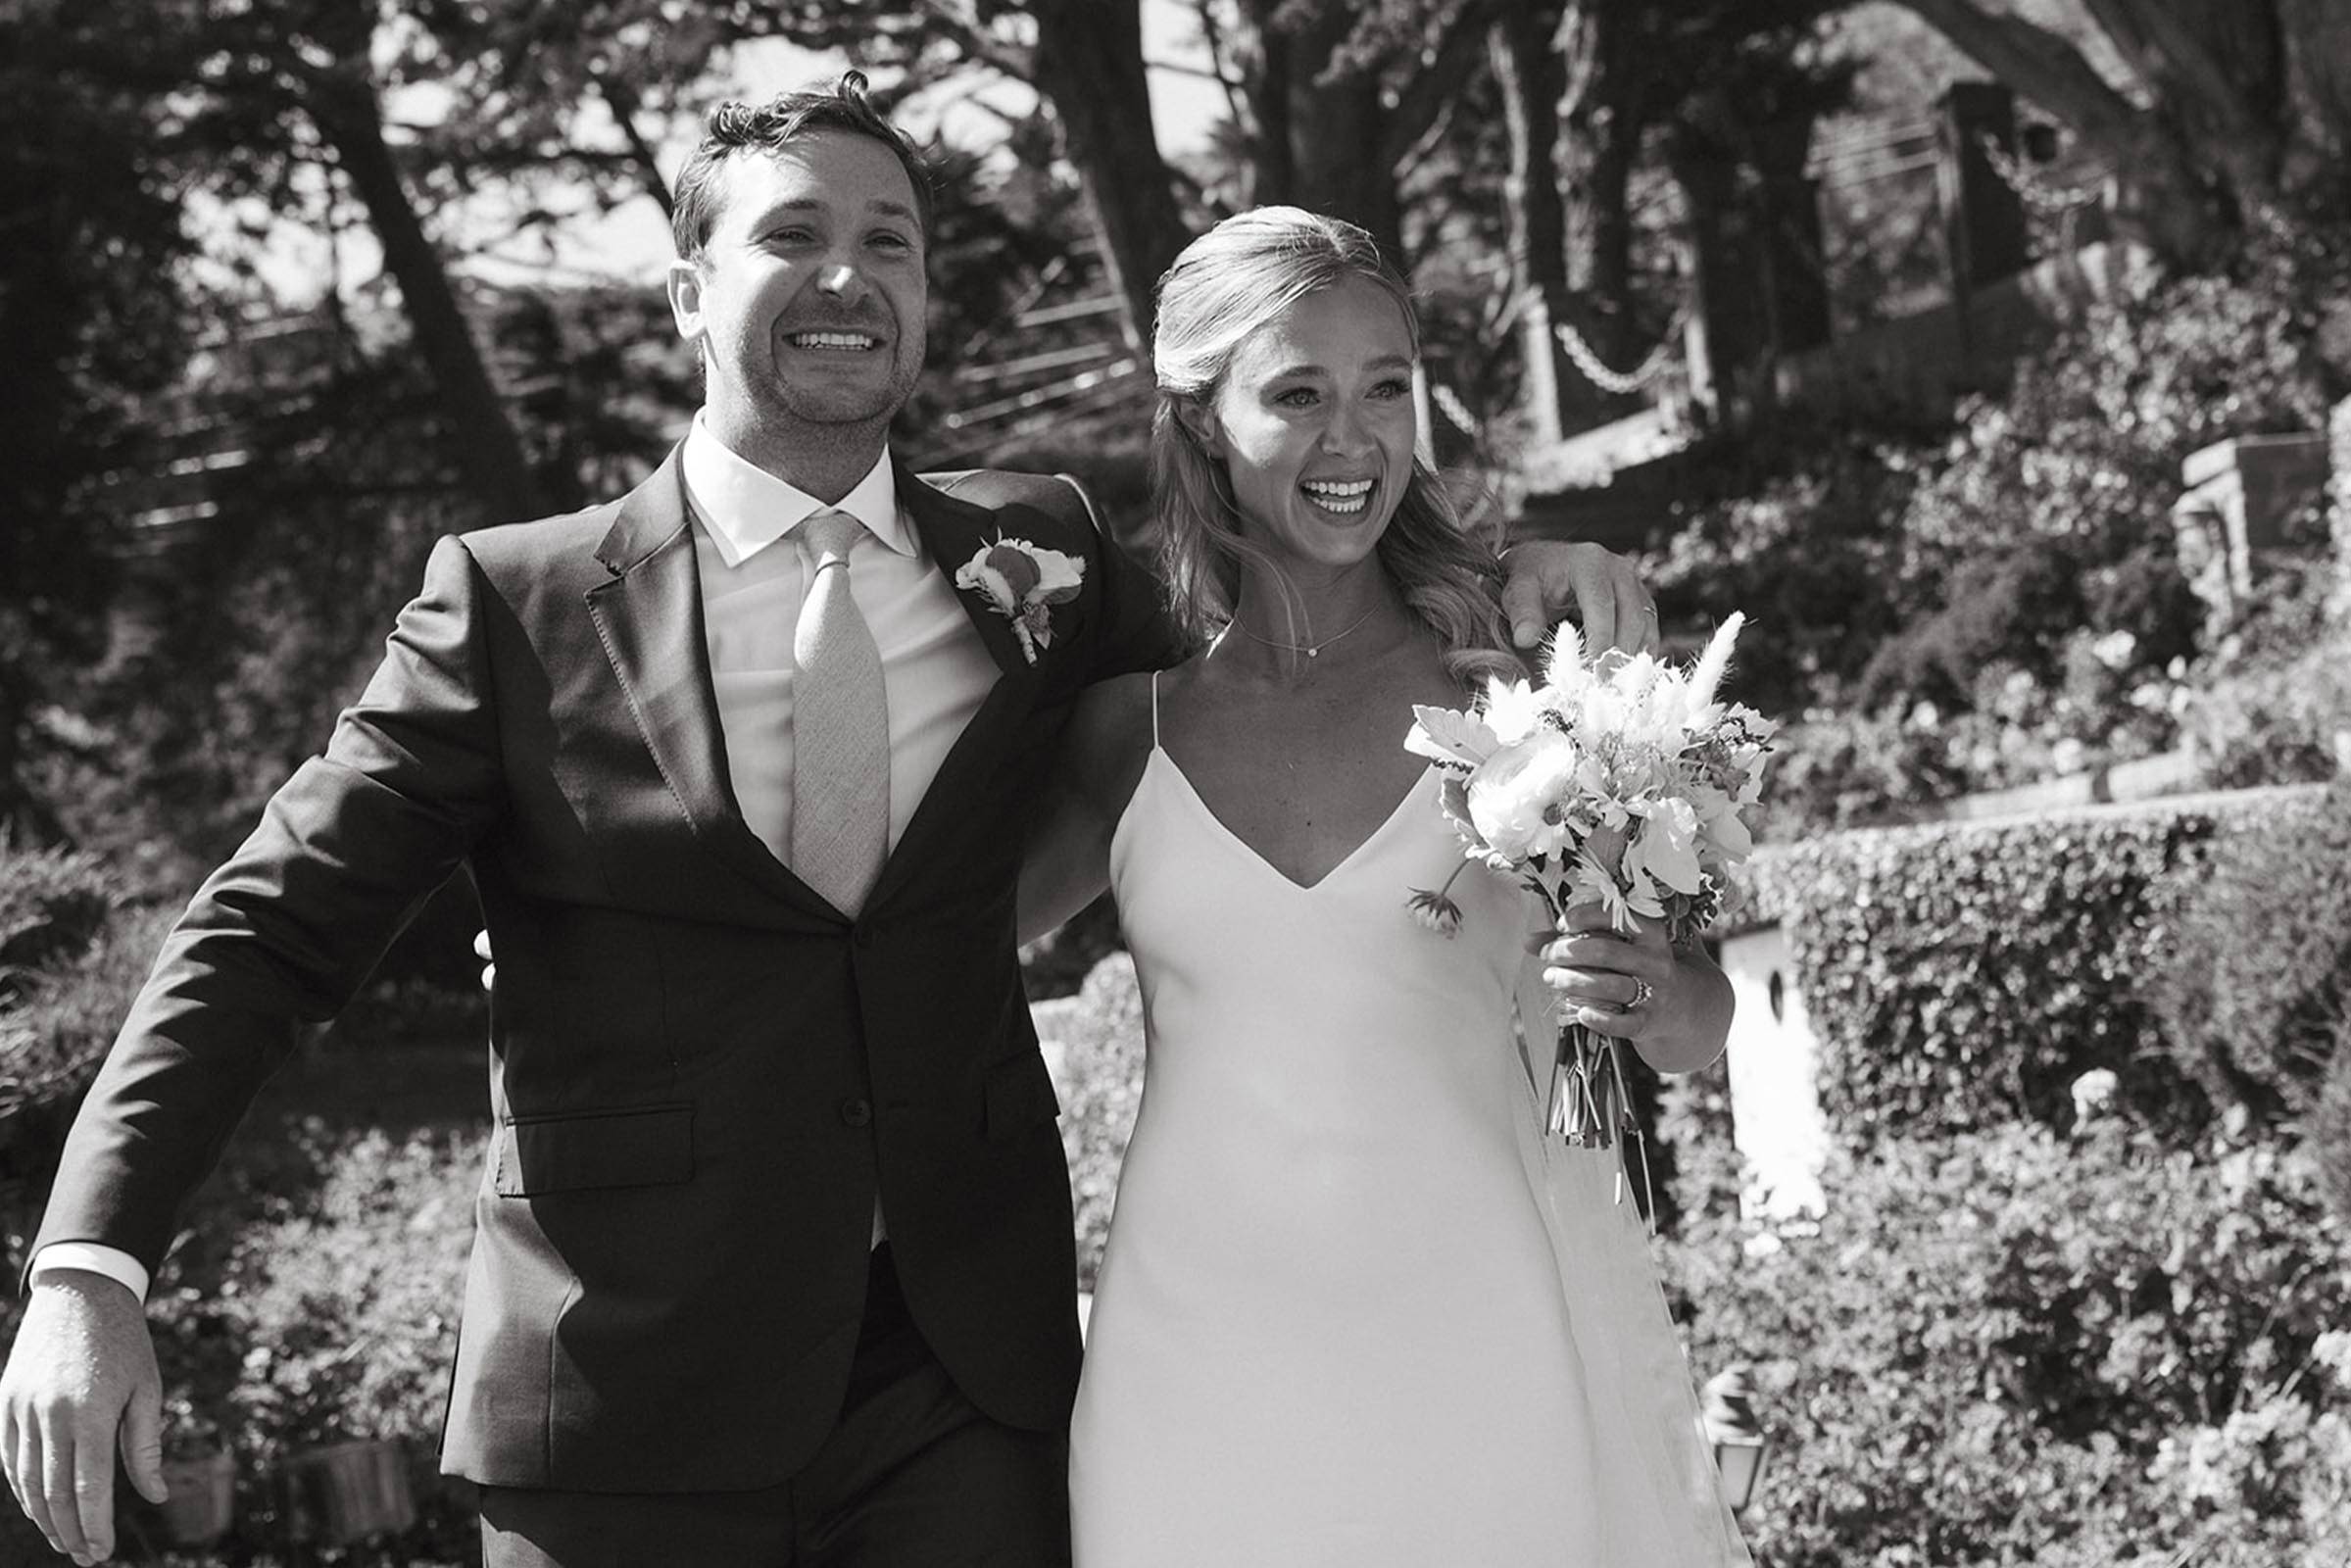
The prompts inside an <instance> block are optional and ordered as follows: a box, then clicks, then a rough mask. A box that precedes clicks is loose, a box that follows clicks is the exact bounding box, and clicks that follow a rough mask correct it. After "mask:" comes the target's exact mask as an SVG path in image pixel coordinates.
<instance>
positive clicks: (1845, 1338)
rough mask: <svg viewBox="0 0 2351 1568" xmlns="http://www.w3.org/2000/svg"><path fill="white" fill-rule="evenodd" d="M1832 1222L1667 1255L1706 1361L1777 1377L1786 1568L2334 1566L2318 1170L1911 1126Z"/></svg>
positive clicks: (1711, 1236) (1863, 1176)
mask: <svg viewBox="0 0 2351 1568" xmlns="http://www.w3.org/2000/svg"><path fill="white" fill-rule="evenodd" d="M1825 1180H1826V1182H1827V1185H1828V1188H1829V1191H1830V1192H1831V1194H1832V1195H1833V1202H1832V1204H1831V1206H1830V1210H1829V1212H1828V1213H1827V1214H1826V1215H1825V1216H1823V1217H1822V1218H1821V1220H1820V1221H1819V1224H1818V1228H1817V1230H1816V1231H1813V1232H1811V1233H1809V1234H1786V1235H1783V1234H1775V1233H1769V1232H1763V1231H1759V1230H1758V1229H1756V1228H1755V1227H1752V1226H1742V1225H1740V1224H1739V1222H1738V1221H1737V1220H1735V1219H1731V1218H1728V1217H1725V1216H1724V1215H1723V1214H1722V1211H1721V1210H1719V1209H1717V1210H1715V1211H1713V1212H1712V1213H1711V1214H1700V1213H1698V1211H1699V1210H1700V1209H1701V1208H1702V1207H1703V1205H1702V1204H1701V1203H1698V1202H1695V1201H1692V1202H1691V1203H1690V1209H1691V1211H1692V1214H1693V1218H1692V1219H1691V1220H1690V1222H1689V1223H1688V1224H1687V1225H1686V1227H1685V1230H1684V1233H1683V1236H1682V1238H1681V1239H1680V1240H1678V1241H1674V1242H1668V1243H1666V1244H1664V1245H1663V1246H1662V1249H1661V1250H1662V1255H1663V1260H1664V1266H1665V1270H1666V1274H1667V1278H1668V1282H1669V1294H1671V1295H1672V1296H1674V1297H1675V1298H1677V1299H1679V1300H1680V1302H1681V1303H1682V1304H1683V1306H1684V1308H1685V1311H1686V1316H1687V1336H1688V1339H1689V1341H1690V1351H1691V1361H1692V1364H1693V1365H1695V1366H1698V1367H1701V1368H1711V1367H1718V1366H1722V1365H1724V1364H1726V1363H1728V1362H1730V1361H1733V1360H1740V1359H1744V1360H1751V1361H1754V1362H1756V1363H1757V1378H1756V1383H1757V1388H1758V1395H1759V1397H1758V1398H1757V1400H1756V1408H1757V1413H1758V1415H1759V1418H1760V1420H1761V1423H1762V1425H1763V1426H1764V1428H1765V1430H1766V1431H1767V1432H1768V1433H1769V1434H1770V1436H1771V1439H1772V1442H1773V1452H1772V1454H1771V1455H1770V1456H1769V1457H1768V1458H1767V1461H1766V1465H1765V1469H1764V1474H1763V1478H1762V1483H1761V1486H1760V1488H1759V1491H1758V1494H1757V1500H1756V1503H1755V1505H1754V1506H1753V1507H1752V1508H1751V1509H1750V1510H1749V1512H1748V1514H1747V1516H1746V1520H1745V1523H1746V1525H1747V1529H1748V1533H1749V1539H1750V1541H1751V1542H1752V1544H1754V1546H1755V1547H1756V1549H1757V1553H1758V1560H1764V1561H1769V1562H1770V1563H1771V1564H1772V1565H1773V1568H1939V1565H1944V1564H1971V1565H1974V1564H1982V1565H1989V1564H1993V1563H2001V1564H2008V1563H2015V1564H2025V1563H2031V1564H2033V1565H2035V1568H2175V1565H2177V1564H2180V1563H2183V1562H2189V1561H2193V1562H2194V1563H2196V1564H2197V1565H2199V1568H2321V1565H2325V1568H2339V1565H2340V1564H2341V1563H2343V1562H2345V1561H2351V1334H2347V1333H2345V1332H2343V1329H2344V1326H2345V1325H2346V1324H2351V1280H2347V1279H2346V1275H2345V1270H2344V1257H2345V1253H2344V1243H2345V1236H2344V1232H2343V1229H2342V1227H2341V1224H2340V1222H2338V1221H2336V1220H2333V1219H2331V1218H2329V1216H2328V1215H2327V1213H2326V1211H2325V1210H2324V1208H2323V1207H2322V1205H2321V1204H2320V1203H2319V1202H2318V1201H2317V1195H2316V1192H2315V1190H2314V1182H2315V1177H2314V1173H2313V1169H2312V1164H2311V1160H2310V1158H2309V1156H2308V1154H2307V1153H2304V1152H2289V1151H2281V1150H2278V1149H2275V1148H2270V1147H2260V1148H2241V1147H2240V1148H2207V1149H2205V1150H2203V1151H2200V1152H2193V1153H2191V1152H2179V1151H2173V1150H2167V1149H2165V1148H2163V1147H2161V1146H2160V1145H2159V1144H2158V1143H2157V1142H2156V1141H2155V1140H2153V1139H2152V1138H2150V1137H2148V1136H2147V1135H2146V1134H2145V1133H2143V1132H2141V1131H2133V1130H2131V1129H2129V1128H2128V1127H2127V1126H2126V1125H2125V1123H2124V1122H2123V1121H2122V1120H2121V1119H2120V1118H2115V1117H2108V1118H2104V1119H2102V1120H2099V1121H2095V1122H2092V1123H2091V1124H2089V1125H2088V1126H2087V1127H2085V1128H2083V1129H2082V1130H2081V1131H2080V1132H2079V1133H2078V1134H2077V1135H2076V1136H2074V1137H2073V1138H2071V1139H2068V1138H2063V1137H2060V1136H2058V1135H2056V1134H2053V1133H2051V1132H2049V1131H2048V1130H2046V1129H2043V1128H2037V1127H2030V1126H2009V1127H2004V1128H2000V1129H1997V1130H1995V1131H1991V1132H1985V1133H1972V1134H1962V1135H1957V1136H1949V1137H1946V1136H1943V1135H1940V1134H1937V1135H1935V1136H1934V1137H1930V1138H1915V1139H1914V1138H1891V1139H1887V1140H1886V1141H1885V1142H1884V1143H1882V1144H1881V1145H1880V1146H1879V1147H1878V1148H1877V1149H1876V1150H1874V1151H1873V1152H1870V1153H1868V1154H1866V1155H1864V1156H1861V1157H1860V1158H1859V1159H1857V1160H1855V1161H1853V1162H1851V1163H1849V1164H1846V1165H1844V1166H1841V1167H1839V1168H1837V1169H1834V1170H1832V1171H1831V1172H1829V1173H1828V1174H1827V1176H1826V1178H1825Z"/></svg>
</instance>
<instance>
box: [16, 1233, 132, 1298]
mask: <svg viewBox="0 0 2351 1568" xmlns="http://www.w3.org/2000/svg"><path fill="white" fill-rule="evenodd" d="M61 1268H78V1269H86V1270H88V1271H89V1272H90V1273H92V1274H103V1275H105V1276H106V1277H107V1278H108V1279H110V1280H113V1281H114V1282H115V1283H117V1284H118V1285H122V1286H126V1287H128V1288H129V1291H130V1294H131V1295H133V1296H135V1297H137V1298H138V1299H139V1300H140V1301H141V1302H144V1301H145V1300H146V1299H147V1287H148V1285H149V1283H151V1282H150V1281H149V1280H148V1278H147V1270H146V1269H145V1268H143V1267H141V1266H140V1263H139V1260H138V1259H137V1258H135V1257H133V1256H131V1255H130V1254H129V1253H128V1252H125V1251H123V1250H121V1249H120V1248H114V1247H101V1246H99V1245H98V1244H97V1243H96V1242H51V1243H50V1244H49V1245H48V1246H47V1247H44V1248H42V1249H41V1250H40V1251H38V1252H37V1253H35V1254H34V1255H33V1259H32V1280H33V1283H34V1284H36V1285H37V1284H39V1283H40V1278H41V1276H42V1275H44V1274H46V1273H49V1272H50V1271H51V1270H53V1269H61Z"/></svg>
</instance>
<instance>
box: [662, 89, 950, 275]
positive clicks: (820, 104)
mask: <svg viewBox="0 0 2351 1568" xmlns="http://www.w3.org/2000/svg"><path fill="white" fill-rule="evenodd" d="M818 130H846V131H850V132H853V133H854V134H856V135H859V136H870V137H872V138H873V139H874V140H875V141H878V142H880V143H881V144H882V145H883V146H885V147H887V148H889V149H890V151H891V152H892V154H894V155H895V156H896V157H897V159H898V161H899V163H900V164H901V165H902V166H904V167H905V169H906V183H907V184H909V185H911V186H913V187H914V215H915V217H916V218H917V219H919V220H920V221H921V223H922V237H923V239H924V240H925V241H928V240H929V238H930V236H931V207H932V196H931V172H930V166H929V165H928V164H927V163H926V162H925V161H924V160H923V156H922V153H921V151H920V149H918V148H917V147H915V145H914V143H913V142H912V141H911V140H909V139H908V138H907V136H906V132H905V131H903V130H900V129H899V128H898V127H897V126H896V125H893V124H892V123H890V122H889V120H888V118H887V117H885V116H884V115H883V114H882V112H881V111H880V110H878V109H876V108H874V107H873V105H872V104H871V103H870V102H868V101H867V99H866V97H865V73H863V72H861V71H844V72H843V73H841V79H840V80H839V81H837V82H835V83H833V85H832V86H831V88H830V89H827V90H821V91H819V90H815V89H804V90H802V91H799V92H783V93H777V94H776V95H775V96H774V97H773V98H770V99H768V100H767V101H766V102H765V103H763V104H747V103H735V102H729V103H723V104H720V105H719V106H718V107H717V108H715V109H713V110H711V111H710V120H709V123H708V128H707V129H706V130H705V132H704V134H703V138H702V145H700V146H698V147H696V148H695V149H694V156H693V157H691V158H689V159H687V160H686V167H685V168H684V169H682V170H680V171H678V175H677V190H676V192H675V195H674V197H673V200H672V205H671V207H670V212H669V233H670V237H671V239H673V240H674V241H675V242H676V245H677V254H678V258H679V260H681V261H692V260H693V259H694V258H695V257H696V256H697V255H699V254H700V253H701V251H702V248H703V246H704V245H705V244H706V243H707V242H708V241H709V240H710V226H711V224H712V223H714V222H716V221H717V218H718V202H719V180H718V176H719V175H720V173H721V172H724V170H725V168H726V163H727V160H728V159H730V158H733V157H735V156H737V155H738V154H742V153H749V152H754V151H757V152H769V153H772V152H777V151H780V150H781V149H782V148H784V147H785V146H787V145H789V144H790V143H791V142H793V141H794V140H796V139H798V138H799V137H802V136H805V135H808V133H810V132H811V131H818Z"/></svg>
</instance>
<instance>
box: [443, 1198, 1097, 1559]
mask: <svg viewBox="0 0 2351 1568" xmlns="http://www.w3.org/2000/svg"><path fill="white" fill-rule="evenodd" d="M677 1397H679V1398H680V1399H691V1398H692V1397H693V1391H692V1390H690V1389H680V1390H678V1391H677ZM1068 1468H1069V1444H1068V1436H1067V1434H1066V1433H1065V1432H1052V1433H1044V1432H1026V1431H1021V1430H1019V1429H1017V1428H1014V1427H1007V1426H1004V1425H1003V1424H1002V1423H1000V1422H997V1421H994V1420H991V1419H990V1418H989V1417H988V1416H986V1415H984V1414H982V1413H981V1412H980V1410H979V1409H978V1408H977V1407H975V1406H974V1405H973V1404H972V1403H971V1401H970V1400H968V1399H966V1398H965V1397H963V1395H962V1393H961V1391H959V1390H958V1389H957V1388H956V1387H955V1383H954V1382H953V1381H952V1380H951V1379H950V1378H949V1377H948V1375H947V1370H946V1368H944V1367H942V1366H941V1365H940V1364H939V1362H938V1359H937V1358H936V1357H935V1356H933V1355H932V1354H931V1351H930V1348H929V1347H928V1346H927V1345H925V1344H924V1343H923V1340H922V1336H921V1334H920V1333H919V1332H917V1331H916V1329H915V1327H914V1323H913V1319H912V1318H911V1317H910V1316H909V1315H908V1313H907V1311H906V1298H905V1297H904V1296H903V1295H902V1294H901V1292H900V1290H899V1284H898V1272H897V1270H896V1268H895V1267H894V1266H893V1265H892V1261H891V1255H890V1244H889V1243H887V1242H884V1243H883V1244H882V1245H881V1246H879V1247H877V1248H875V1249H874V1252H873V1260H872V1263H871V1275H870V1278H869V1280H868V1282H867V1288H866V1295H865V1316H864V1321H863V1324H862V1325H861V1327H860V1329H859V1332H858V1338H857V1359H856V1363H855V1365H854V1367H853V1369H852V1371H851V1374H850V1385H849V1397H848V1398H847V1399H846V1400H845V1401H844V1403H843V1406H842V1411H841V1419H840V1421H839V1423H838V1424H837V1425H836V1426H835V1427H834V1429H833V1433H832V1436H831V1437H829V1438H828V1439H826V1440H825V1444H824V1446H823V1447H821V1448H820V1449H818V1450H817V1453H816V1457H815V1458H814V1459H812V1460H811V1461H810V1462H809V1463H808V1465H807V1467H806V1468H804V1469H803V1470H802V1471H801V1472H800V1473H799V1474H798V1475H796V1476H794V1477H793V1478H792V1479H791V1480H789V1481H787V1482H785V1483H784V1484H783V1485H782V1486H779V1487H773V1488H770V1489H768V1490H766V1491H763V1492H716V1493H710V1492H704V1493H596V1492H556V1491H546V1490H539V1489H530V1488H514V1487H484V1488H483V1489H482V1494H481V1518H482V1561H483V1568H657V1565H659V1568H666V1565H669V1564H680V1565H683V1564H693V1565H694V1568H1066V1565H1067V1563H1068V1562H1069V1492H1068Z"/></svg>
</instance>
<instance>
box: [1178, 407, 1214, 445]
mask: <svg viewBox="0 0 2351 1568" xmlns="http://www.w3.org/2000/svg"><path fill="white" fill-rule="evenodd" d="M1175 417H1176V422H1177V423H1178V424H1181V425H1182V426H1183V427H1184V428H1185V429H1186V430H1187V431H1189V432H1190V433H1191V435H1192V439H1193V440H1195V441H1198V442H1199V443H1200V449H1201V450H1202V451H1204V452H1206V453H1207V454H1208V456H1210V457H1212V458H1220V457H1222V456H1224V431H1223V430H1222V429H1221V428H1220V427H1219V426H1218V424H1217V422H1216V413H1215V411H1214V410H1212V409H1210V408H1209V407H1208V406H1207V405H1206V404H1205V403H1179V404H1177V405H1176V408H1175Z"/></svg>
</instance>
